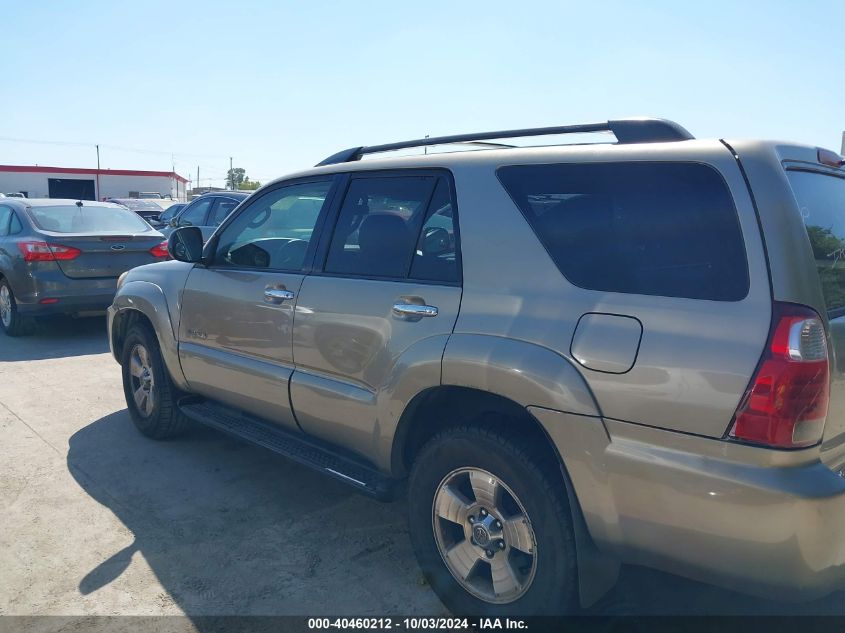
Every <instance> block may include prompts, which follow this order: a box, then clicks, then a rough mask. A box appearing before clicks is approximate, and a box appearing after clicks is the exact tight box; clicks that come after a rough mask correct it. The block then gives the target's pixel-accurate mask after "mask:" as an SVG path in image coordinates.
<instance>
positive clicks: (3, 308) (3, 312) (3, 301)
mask: <svg viewBox="0 0 845 633" xmlns="http://www.w3.org/2000/svg"><path fill="white" fill-rule="evenodd" d="M0 321H3V326H4V327H9V326H10V325H12V293H11V292H9V286H6V285H5V284H4V285H2V286H0Z"/></svg>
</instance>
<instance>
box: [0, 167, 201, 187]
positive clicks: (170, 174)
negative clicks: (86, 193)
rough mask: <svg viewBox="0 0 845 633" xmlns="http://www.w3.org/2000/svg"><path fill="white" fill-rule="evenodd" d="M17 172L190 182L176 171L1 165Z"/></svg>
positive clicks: (0, 168) (8, 170)
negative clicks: (146, 177) (139, 177)
mask: <svg viewBox="0 0 845 633" xmlns="http://www.w3.org/2000/svg"><path fill="white" fill-rule="evenodd" d="M2 171H5V172H15V173H25V174H84V175H90V176H97V175H100V176H159V177H164V178H175V179H176V180H178V181H179V182H182V183H186V182H188V179H187V178H183V177H182V176H180V175H179V174H177V173H176V172H175V171H141V170H136V169H84V168H78V167H40V166H35V167H31V166H29V165H0V172H2Z"/></svg>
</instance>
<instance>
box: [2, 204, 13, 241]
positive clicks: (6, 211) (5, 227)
mask: <svg viewBox="0 0 845 633" xmlns="http://www.w3.org/2000/svg"><path fill="white" fill-rule="evenodd" d="M11 215H12V210H11V209H10V208H9V207H2V206H0V237H3V236H5V235H8V234H9V218H10V217H11Z"/></svg>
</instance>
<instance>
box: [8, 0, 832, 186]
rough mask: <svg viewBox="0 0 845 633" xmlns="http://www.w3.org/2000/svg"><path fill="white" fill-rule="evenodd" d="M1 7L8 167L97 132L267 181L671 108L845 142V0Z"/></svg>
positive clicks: (737, 130) (206, 167) (86, 157)
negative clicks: (342, 163)
mask: <svg viewBox="0 0 845 633" xmlns="http://www.w3.org/2000/svg"><path fill="white" fill-rule="evenodd" d="M2 13H3V25H4V28H3V29H2V33H3V35H2V42H3V45H2V47H3V55H2V57H0V77H2V84H3V86H4V87H5V90H3V97H2V99H0V139H3V140H0V164H36V163H37V164H41V165H63V166H74V167H84V166H95V165H96V155H95V152H94V148H93V144H94V143H99V144H100V145H101V156H102V166H103V167H104V168H105V167H110V168H130V169H131V168H134V169H169V168H170V166H171V158H170V155H169V154H170V153H173V154H175V166H176V170H177V171H178V172H180V173H181V174H183V175H185V176H191V177H195V176H196V168H197V165H200V172H201V173H200V177H201V178H208V177H214V178H216V181H215V182H213V183H212V184H221V183H222V178H223V177H224V175H225V173H226V169H227V168H228V157H229V156H234V158H235V166H241V167H244V168H245V169H246V170H247V174H248V175H249V176H250V177H252V178H253V179H259V180H262V181H266V180H268V179H270V178H274V177H277V176H281V175H284V174H285V173H287V172H290V171H294V170H297V169H300V168H302V167H307V166H309V165H312V164H314V163H315V162H317V161H319V160H321V159H322V158H324V157H325V156H327V155H328V154H331V153H333V152H335V151H337V150H339V149H342V148H345V147H349V146H354V145H364V144H374V143H382V142H389V141H394V140H402V139H405V138H416V137H419V136H422V135H424V134H427V133H428V134H432V135H440V134H450V133H458V132H470V131H480V130H486V129H502V128H509V127H527V126H540V125H557V124H563V123H572V122H586V121H595V120H605V119H607V118H614V117H624V116H637V115H653V116H661V117H666V118H671V119H674V120H676V121H678V122H679V123H681V124H682V125H684V126H686V127H687V128H688V129H689V130H690V131H691V132H692V133H693V134H695V135H696V136H699V137H728V138H730V137H758V138H785V139H790V140H796V141H800V142H805V143H811V144H816V145H822V146H826V147H829V148H832V149H837V150H838V149H839V146H840V142H841V134H842V131H843V130H845V1H843V0H831V1H824V0H805V1H804V2H792V1H789V2H787V1H782V0H781V1H776V0H775V1H769V2H750V1H749V2H746V1H743V2H737V1H736V0H733V1H731V2H722V1H712V0H708V1H702V2H686V1H682V0H673V1H671V2H640V3H635V2H596V1H593V2H563V1H558V2H530V1H515V0H508V1H505V2H499V1H493V0H485V1H483V2H462V1H460V0H451V1H449V2H439V1H432V0H427V1H426V2H401V1H396V0H393V1H389V2H365V1H363V0H361V1H359V2H325V3H323V2H316V1H311V2H280V1H273V2H271V1H266V2H248V1H244V2H217V1H212V0H201V1H188V2H182V1H180V0H169V1H160V0H145V1H144V2H114V1H113V0H108V1H100V0H87V1H85V2H49V3H47V2H13V1H12V0H6V1H5V2H3V12H2ZM9 138H11V139H27V140H39V141H60V142H66V143H80V144H83V145H53V144H37V143H31V142H27V143H23V142H18V141H10V140H6V139H9ZM116 148H132V149H133V150H150V151H151V152H149V153H143V152H138V151H126V150H123V149H116ZM153 152H161V153H153ZM203 184H208V183H207V182H203Z"/></svg>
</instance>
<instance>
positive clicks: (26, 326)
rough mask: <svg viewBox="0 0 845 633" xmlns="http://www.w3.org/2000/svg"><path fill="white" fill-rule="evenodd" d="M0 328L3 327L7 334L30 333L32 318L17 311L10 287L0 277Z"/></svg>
mask: <svg viewBox="0 0 845 633" xmlns="http://www.w3.org/2000/svg"><path fill="white" fill-rule="evenodd" d="M0 328H3V331H4V332H5V333H6V334H7V335H8V336H22V335H24V334H30V333H32V320H31V319H28V318H26V317H22V316H21V315H20V314H19V313H18V304H17V302H16V301H15V295H14V293H13V292H12V287H11V286H10V285H9V282H8V281H6V280H5V279H0Z"/></svg>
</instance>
